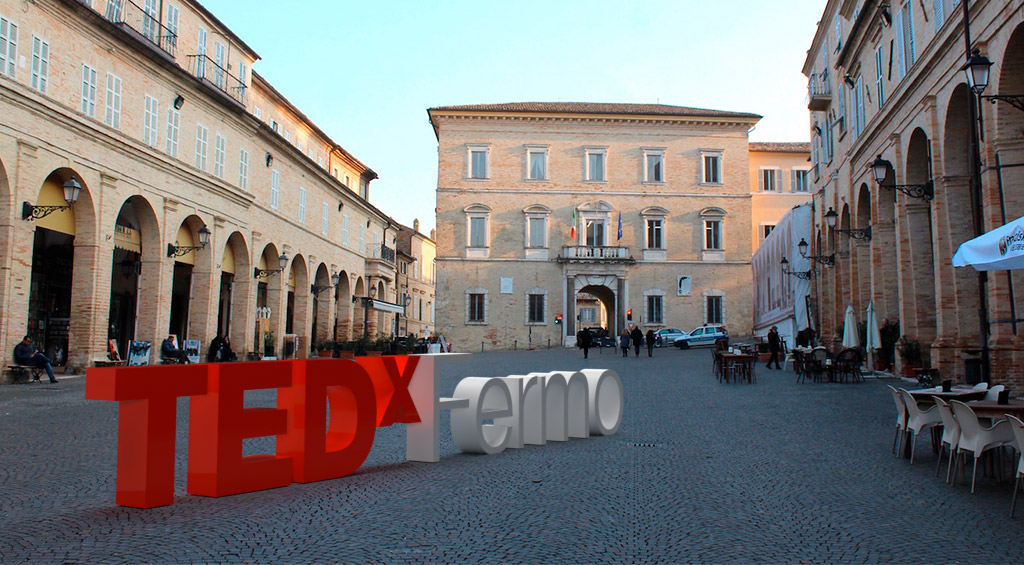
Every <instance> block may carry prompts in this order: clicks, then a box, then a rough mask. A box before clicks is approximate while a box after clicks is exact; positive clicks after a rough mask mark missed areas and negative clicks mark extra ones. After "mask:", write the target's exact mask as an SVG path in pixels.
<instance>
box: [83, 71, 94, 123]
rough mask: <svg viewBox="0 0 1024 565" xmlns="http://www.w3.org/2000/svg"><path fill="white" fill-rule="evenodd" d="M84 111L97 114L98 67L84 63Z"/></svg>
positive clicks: (87, 113)
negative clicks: (94, 67) (91, 66)
mask: <svg viewBox="0 0 1024 565" xmlns="http://www.w3.org/2000/svg"><path fill="white" fill-rule="evenodd" d="M81 110H82V113H83V114H85V115H86V116H90V117H95V116H96V69H93V68H90V67H89V65H82V106H81Z"/></svg>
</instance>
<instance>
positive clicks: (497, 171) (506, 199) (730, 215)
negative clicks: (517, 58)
mask: <svg viewBox="0 0 1024 565" xmlns="http://www.w3.org/2000/svg"><path fill="white" fill-rule="evenodd" d="M428 113H429V115H430V122H431V124H432V125H433V127H434V132H435V134H436V135H437V139H438V145H439V148H438V184H437V226H438V228H437V239H436V242H437V296H438V301H437V305H436V306H437V331H438V332H440V333H442V334H444V335H445V336H446V337H447V338H448V339H449V340H451V341H452V342H453V344H454V345H455V347H456V350H460V349H461V350H463V351H467V350H469V351H475V350H478V348H480V347H483V348H485V349H512V348H514V347H518V348H526V347H547V346H548V345H549V344H550V345H551V346H562V345H564V346H572V345H574V344H575V335H576V332H577V330H578V329H579V327H581V326H585V327H592V328H598V327H601V328H606V329H607V330H608V331H609V332H610V333H612V334H618V333H620V332H621V331H622V329H623V328H628V327H630V326H632V325H633V324H636V325H639V326H640V328H641V329H642V330H644V331H646V330H648V329H658V328H662V327H676V328H682V329H685V330H690V329H693V328H694V327H696V326H699V325H701V324H704V323H708V324H721V325H725V326H726V327H727V328H728V329H729V330H730V332H732V333H733V334H734V335H748V334H749V333H750V331H751V319H752V313H751V303H752V297H751V275H750V258H751V237H750V234H751V233H752V231H751V230H752V229H753V228H752V227H751V211H750V206H751V193H750V183H749V174H750V169H749V153H748V140H747V133H748V131H749V130H750V129H751V128H752V127H753V126H754V125H755V124H756V123H757V122H758V120H759V119H760V116H758V115H755V114H748V113H737V112H725V111H718V110H703V109H696V108H686V107H680V106H666V105H659V104H589V103H534V102H530V103H511V104H483V105H470V106H444V107H437V108H431V109H429V110H428ZM559 322H561V323H559Z"/></svg>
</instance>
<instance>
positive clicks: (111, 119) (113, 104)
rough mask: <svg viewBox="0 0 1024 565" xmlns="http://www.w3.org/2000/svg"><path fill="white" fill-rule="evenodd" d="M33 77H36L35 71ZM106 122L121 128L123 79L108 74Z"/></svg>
mask: <svg viewBox="0 0 1024 565" xmlns="http://www.w3.org/2000/svg"><path fill="white" fill-rule="evenodd" d="M33 66H34V65H33ZM32 76H33V78H34V77H35V70H34V69H33V72H32ZM104 121H105V122H106V123H107V125H108V126H110V127H112V128H115V129H117V128H120V127H121V77H119V76H116V75H114V74H111V73H107V112H106V118H105V119H104ZM154 122H155V120H154Z"/></svg>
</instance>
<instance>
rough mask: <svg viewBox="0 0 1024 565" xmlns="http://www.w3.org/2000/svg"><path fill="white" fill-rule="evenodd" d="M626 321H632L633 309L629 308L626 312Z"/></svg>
mask: <svg viewBox="0 0 1024 565" xmlns="http://www.w3.org/2000/svg"><path fill="white" fill-rule="evenodd" d="M626 319H627V320H632V319H633V309H632V308H630V309H629V310H626Z"/></svg>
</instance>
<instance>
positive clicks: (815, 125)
mask: <svg viewBox="0 0 1024 565" xmlns="http://www.w3.org/2000/svg"><path fill="white" fill-rule="evenodd" d="M814 133H816V134H818V135H821V126H819V125H818V124H814ZM808 160H810V159H808Z"/></svg>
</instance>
